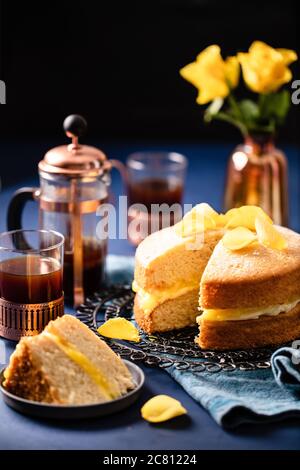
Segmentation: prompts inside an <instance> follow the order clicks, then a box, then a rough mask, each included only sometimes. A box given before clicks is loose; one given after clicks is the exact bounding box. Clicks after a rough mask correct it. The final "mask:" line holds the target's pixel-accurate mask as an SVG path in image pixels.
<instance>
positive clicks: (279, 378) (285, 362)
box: [272, 341, 300, 399]
mask: <svg viewBox="0 0 300 470" xmlns="http://www.w3.org/2000/svg"><path fill="white" fill-rule="evenodd" d="M294 345H295V347H294V348H281V349H278V350H277V351H276V352H275V353H274V354H273V356H272V369H273V374H274V377H275V380H276V382H277V383H278V385H280V386H281V387H285V388H287V389H289V390H290V391H292V392H295V394H296V396H298V399H300V350H299V349H297V347H300V341H295V343H294Z"/></svg>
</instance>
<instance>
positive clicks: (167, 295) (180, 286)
mask: <svg viewBox="0 0 300 470" xmlns="http://www.w3.org/2000/svg"><path fill="white" fill-rule="evenodd" d="M198 287H199V282H198V281H197V282H195V281H194V282H190V283H188V285H187V284H186V283H183V282H181V283H176V284H174V285H173V286H172V287H168V288H164V289H161V290H159V289H155V290H153V291H151V292H147V291H145V290H144V289H142V288H141V287H140V286H139V285H138V284H137V282H136V281H133V283H132V290H133V291H134V292H136V293H137V295H138V296H139V304H140V307H141V308H142V309H143V311H144V313H145V314H146V315H150V313H151V312H152V311H153V310H154V309H155V308H156V307H158V306H159V305H161V304H162V303H164V302H166V301H167V300H171V299H176V298H177V297H180V296H181V295H184V294H186V293H187V292H190V291H191V290H193V289H197V288H198Z"/></svg>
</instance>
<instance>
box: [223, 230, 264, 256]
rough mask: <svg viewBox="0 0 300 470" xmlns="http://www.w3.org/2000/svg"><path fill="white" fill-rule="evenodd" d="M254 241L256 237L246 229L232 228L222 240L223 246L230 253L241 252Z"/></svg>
mask: <svg viewBox="0 0 300 470" xmlns="http://www.w3.org/2000/svg"><path fill="white" fill-rule="evenodd" d="M256 240H257V237H256V235H254V233H253V232H251V230H249V229H248V228H246V227H237V228H234V229H233V230H230V231H228V232H227V233H225V235H224V237H223V238H222V242H223V245H224V246H225V247H226V248H228V249H229V250H231V251H236V250H242V249H243V248H246V247H247V246H249V245H251V243H253V242H254V241H256Z"/></svg>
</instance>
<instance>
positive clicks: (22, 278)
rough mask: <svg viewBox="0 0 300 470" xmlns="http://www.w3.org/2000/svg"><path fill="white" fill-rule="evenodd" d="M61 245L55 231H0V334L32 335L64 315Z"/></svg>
mask: <svg viewBox="0 0 300 470" xmlns="http://www.w3.org/2000/svg"><path fill="white" fill-rule="evenodd" d="M63 248H64V237H63V235H61V234H60V233H58V232H55V231H48V230H15V231H11V232H5V233H2V234H0V336H2V337H4V338H7V339H10V340H14V341H17V340H19V339H20V338H21V336H33V335H36V334H38V333H40V332H41V331H42V330H43V328H44V327H45V326H46V325H47V324H48V322H49V321H50V320H55V318H57V317H58V316H61V315H63V313H64V295H63Z"/></svg>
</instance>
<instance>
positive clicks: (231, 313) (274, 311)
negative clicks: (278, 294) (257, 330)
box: [197, 299, 300, 323]
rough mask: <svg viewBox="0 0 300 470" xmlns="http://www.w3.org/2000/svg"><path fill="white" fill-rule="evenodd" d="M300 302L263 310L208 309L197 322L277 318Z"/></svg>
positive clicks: (273, 306)
mask: <svg viewBox="0 0 300 470" xmlns="http://www.w3.org/2000/svg"><path fill="white" fill-rule="evenodd" d="M299 302H300V299H298V300H295V301H294V302H291V303H287V304H280V305H271V306H269V307H262V308H258V307H256V308H236V309H207V310H203V313H202V315H199V316H198V317H197V322H198V323H199V322H201V319H203V320H204V319H205V320H211V321H226V320H230V321H234V320H239V321H240V320H255V319H257V318H259V317H260V316H262V315H268V316H276V315H279V314H280V313H283V312H285V313H287V312H289V311H290V310H292V309H293V308H294V307H296V305H297V304H298V303H299Z"/></svg>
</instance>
